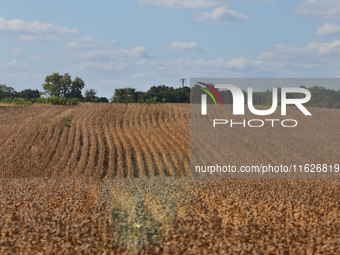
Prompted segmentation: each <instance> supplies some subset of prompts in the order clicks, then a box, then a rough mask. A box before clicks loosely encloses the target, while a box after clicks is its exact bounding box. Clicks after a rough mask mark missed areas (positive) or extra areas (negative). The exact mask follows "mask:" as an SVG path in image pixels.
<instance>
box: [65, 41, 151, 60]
mask: <svg viewBox="0 0 340 255" xmlns="http://www.w3.org/2000/svg"><path fill="white" fill-rule="evenodd" d="M89 41H91V42H92V43H89V44H86V43H85V44H83V43H79V44H78V42H77V43H73V42H72V43H71V44H70V43H68V44H67V45H66V46H67V48H68V50H67V51H65V52H64V53H62V54H61V60H81V61H84V60H87V61H93V60H95V61H99V60H100V61H111V60H114V61H117V60H118V59H120V60H121V59H125V58H150V57H153V54H152V53H150V52H149V51H148V50H147V49H146V47H144V46H141V47H134V48H131V49H111V48H110V47H109V46H110V44H112V43H110V42H101V41H99V40H97V39H94V38H92V39H91V40H89ZM111 42H112V41H111Z"/></svg>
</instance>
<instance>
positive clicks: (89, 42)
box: [65, 36, 116, 49]
mask: <svg viewBox="0 0 340 255" xmlns="http://www.w3.org/2000/svg"><path fill="white" fill-rule="evenodd" d="M115 42H116V40H112V41H109V42H103V41H101V40H99V39H96V38H94V37H90V36H84V37H82V38H79V39H77V40H75V41H72V42H69V43H67V44H66V45H65V47H66V48H78V49H79V48H104V47H105V46H109V45H110V44H113V43H115Z"/></svg>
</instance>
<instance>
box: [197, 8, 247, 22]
mask: <svg viewBox="0 0 340 255" xmlns="http://www.w3.org/2000/svg"><path fill="white" fill-rule="evenodd" d="M247 19H248V16H247V15H244V14H240V13H238V12H236V11H233V10H229V9H227V8H226V7H218V8H215V9H213V10H212V12H202V13H199V14H197V15H196V17H195V20H197V21H200V22H208V23H212V24H231V23H232V22H233V21H237V20H247Z"/></svg>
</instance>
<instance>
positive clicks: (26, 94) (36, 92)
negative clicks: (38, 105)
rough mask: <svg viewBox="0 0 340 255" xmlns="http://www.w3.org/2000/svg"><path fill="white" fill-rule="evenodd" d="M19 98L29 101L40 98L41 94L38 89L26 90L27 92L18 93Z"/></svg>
mask: <svg viewBox="0 0 340 255" xmlns="http://www.w3.org/2000/svg"><path fill="white" fill-rule="evenodd" d="M17 97H19V98H26V99H27V100H31V99H32V98H39V97H40V92H39V90H37V89H35V90H32V89H25V90H22V91H20V92H18V94H17Z"/></svg>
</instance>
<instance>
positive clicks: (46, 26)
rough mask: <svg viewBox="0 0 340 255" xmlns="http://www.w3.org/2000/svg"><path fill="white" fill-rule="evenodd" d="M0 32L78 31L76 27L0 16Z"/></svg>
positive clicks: (72, 32) (67, 32) (73, 32)
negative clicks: (8, 18)
mask: <svg viewBox="0 0 340 255" xmlns="http://www.w3.org/2000/svg"><path fill="white" fill-rule="evenodd" d="M0 32H2V33H16V34H18V33H19V34H25V33H30V34H35V33H58V34H75V33H80V31H79V29H78V28H68V27H59V26H56V25H54V24H53V23H42V22H38V21H34V22H30V21H24V20H22V19H12V20H6V19H5V18H2V17H0Z"/></svg>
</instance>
